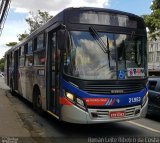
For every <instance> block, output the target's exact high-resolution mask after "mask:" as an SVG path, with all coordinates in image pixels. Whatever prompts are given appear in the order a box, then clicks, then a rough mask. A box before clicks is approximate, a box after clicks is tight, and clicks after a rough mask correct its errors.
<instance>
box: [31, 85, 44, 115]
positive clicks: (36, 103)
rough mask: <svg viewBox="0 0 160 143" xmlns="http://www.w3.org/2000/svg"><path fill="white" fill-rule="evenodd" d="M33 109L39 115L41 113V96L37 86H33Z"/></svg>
mask: <svg viewBox="0 0 160 143" xmlns="http://www.w3.org/2000/svg"><path fill="white" fill-rule="evenodd" d="M33 109H34V110H35V111H36V112H37V113H38V114H40V115H42V114H43V109H42V97H41V94H40V90H39V89H38V88H35V89H34V90H33Z"/></svg>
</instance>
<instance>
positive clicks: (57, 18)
mask: <svg viewBox="0 0 160 143" xmlns="http://www.w3.org/2000/svg"><path fill="white" fill-rule="evenodd" d="M75 11H77V12H85V11H93V12H104V13H112V14H120V15H125V16H129V17H134V18H138V19H140V20H142V18H141V17H139V16H137V15H135V14H132V13H128V12H123V11H119V10H113V9H106V8H95V7H79V8H73V7H70V8H66V9H64V10H63V11H61V12H60V13H58V14H57V15H56V16H54V17H53V18H52V19H50V20H49V21H48V22H47V23H45V24H44V25H43V26H41V27H40V28H38V29H37V30H35V31H34V32H32V33H31V34H30V35H29V36H28V37H26V38H25V39H23V40H22V41H20V42H19V43H18V44H17V45H15V46H13V47H12V48H11V49H9V50H8V51H7V52H6V53H5V55H6V54H7V53H9V52H10V51H12V50H14V49H16V48H18V47H20V46H22V45H25V44H26V42H28V41H29V40H30V39H32V38H33V37H35V36H36V35H37V34H39V33H41V32H42V31H43V30H45V29H47V28H48V27H50V26H51V25H53V24H55V23H62V24H65V17H67V16H68V15H69V14H70V13H74V12H75Z"/></svg>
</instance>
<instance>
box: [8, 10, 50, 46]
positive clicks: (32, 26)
mask: <svg viewBox="0 0 160 143" xmlns="http://www.w3.org/2000/svg"><path fill="white" fill-rule="evenodd" d="M29 13H30V17H29V18H26V19H25V20H26V22H27V23H28V25H29V33H27V31H25V32H24V33H22V34H18V35H17V37H18V40H19V41H22V40H23V39H24V38H26V37H27V36H28V35H29V34H31V33H32V32H33V31H35V30H36V29H38V28H39V27H40V26H42V25H43V24H45V23H46V22H47V21H48V20H50V19H51V18H52V16H51V15H49V13H48V12H46V11H41V10H38V11H37V12H36V13H34V12H29ZM16 44H17V42H10V43H8V44H6V45H7V46H10V47H12V46H14V45H16Z"/></svg>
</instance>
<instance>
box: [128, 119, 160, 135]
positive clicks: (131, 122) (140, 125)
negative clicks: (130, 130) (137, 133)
mask: <svg viewBox="0 0 160 143" xmlns="http://www.w3.org/2000/svg"><path fill="white" fill-rule="evenodd" d="M127 122H128V123H130V124H133V125H136V126H139V127H142V128H145V129H147V130H150V131H153V132H156V133H160V131H159V130H156V129H153V128H150V127H147V126H144V125H142V124H139V123H135V122H133V121H127Z"/></svg>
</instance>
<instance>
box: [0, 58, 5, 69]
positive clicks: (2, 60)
mask: <svg viewBox="0 0 160 143" xmlns="http://www.w3.org/2000/svg"><path fill="white" fill-rule="evenodd" d="M0 71H2V72H3V71H4V58H1V59H0Z"/></svg>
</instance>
